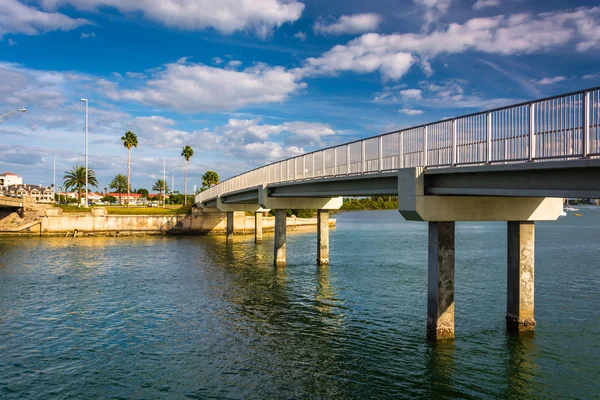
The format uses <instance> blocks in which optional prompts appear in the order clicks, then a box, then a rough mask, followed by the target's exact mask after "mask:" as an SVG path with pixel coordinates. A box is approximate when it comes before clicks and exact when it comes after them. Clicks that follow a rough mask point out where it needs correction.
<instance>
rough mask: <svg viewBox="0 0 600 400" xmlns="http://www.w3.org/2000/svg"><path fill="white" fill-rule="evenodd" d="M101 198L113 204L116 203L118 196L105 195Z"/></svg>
mask: <svg viewBox="0 0 600 400" xmlns="http://www.w3.org/2000/svg"><path fill="white" fill-rule="evenodd" d="M100 200H102V201H103V202H105V203H108V204H112V203H116V201H117V198H116V197H115V196H104V197H103V198H101V199H100Z"/></svg>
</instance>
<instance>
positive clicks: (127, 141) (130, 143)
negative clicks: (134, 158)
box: [119, 131, 138, 208]
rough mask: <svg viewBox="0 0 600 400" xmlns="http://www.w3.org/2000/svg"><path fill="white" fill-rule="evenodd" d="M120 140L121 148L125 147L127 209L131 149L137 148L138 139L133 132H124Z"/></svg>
mask: <svg viewBox="0 0 600 400" xmlns="http://www.w3.org/2000/svg"><path fill="white" fill-rule="evenodd" d="M121 140H122V141H123V146H125V147H127V208H129V190H130V187H131V180H130V179H131V148H132V147H137V146H138V139H137V135H136V134H135V133H134V132H132V131H127V132H125V135H124V136H121ZM119 196H120V193H119Z"/></svg>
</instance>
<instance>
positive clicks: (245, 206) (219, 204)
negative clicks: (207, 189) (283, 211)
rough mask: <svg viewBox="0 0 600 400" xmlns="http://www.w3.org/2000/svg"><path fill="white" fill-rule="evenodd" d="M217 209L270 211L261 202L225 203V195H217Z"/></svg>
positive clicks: (226, 210)
mask: <svg viewBox="0 0 600 400" xmlns="http://www.w3.org/2000/svg"><path fill="white" fill-rule="evenodd" d="M217 209H218V210H219V211H222V212H229V211H244V212H257V211H263V212H264V211H269V210H268V209H264V208H262V207H261V206H260V204H225V203H223V197H222V196H218V197H217Z"/></svg>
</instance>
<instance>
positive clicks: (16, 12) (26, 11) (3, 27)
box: [0, 0, 89, 38]
mask: <svg viewBox="0 0 600 400" xmlns="http://www.w3.org/2000/svg"><path fill="white" fill-rule="evenodd" d="M88 23H89V22H88V21H87V20H85V19H81V18H75V19H74V18H71V17H68V16H67V15H64V14H61V13H58V12H44V11H40V10H38V9H36V8H34V7H30V6H27V5H25V4H22V3H20V2H19V1H17V0H2V1H0V38H1V37H2V36H4V35H5V34H7V33H20V34H24V35H37V34H39V33H42V32H48V31H57V30H62V31H69V30H72V29H75V28H77V27H79V26H81V25H85V24H88Z"/></svg>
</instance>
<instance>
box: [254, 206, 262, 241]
mask: <svg viewBox="0 0 600 400" xmlns="http://www.w3.org/2000/svg"><path fill="white" fill-rule="evenodd" d="M262 221H263V213H262V212H256V213H254V243H256V244H260V243H262V242H263V229H262Z"/></svg>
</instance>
